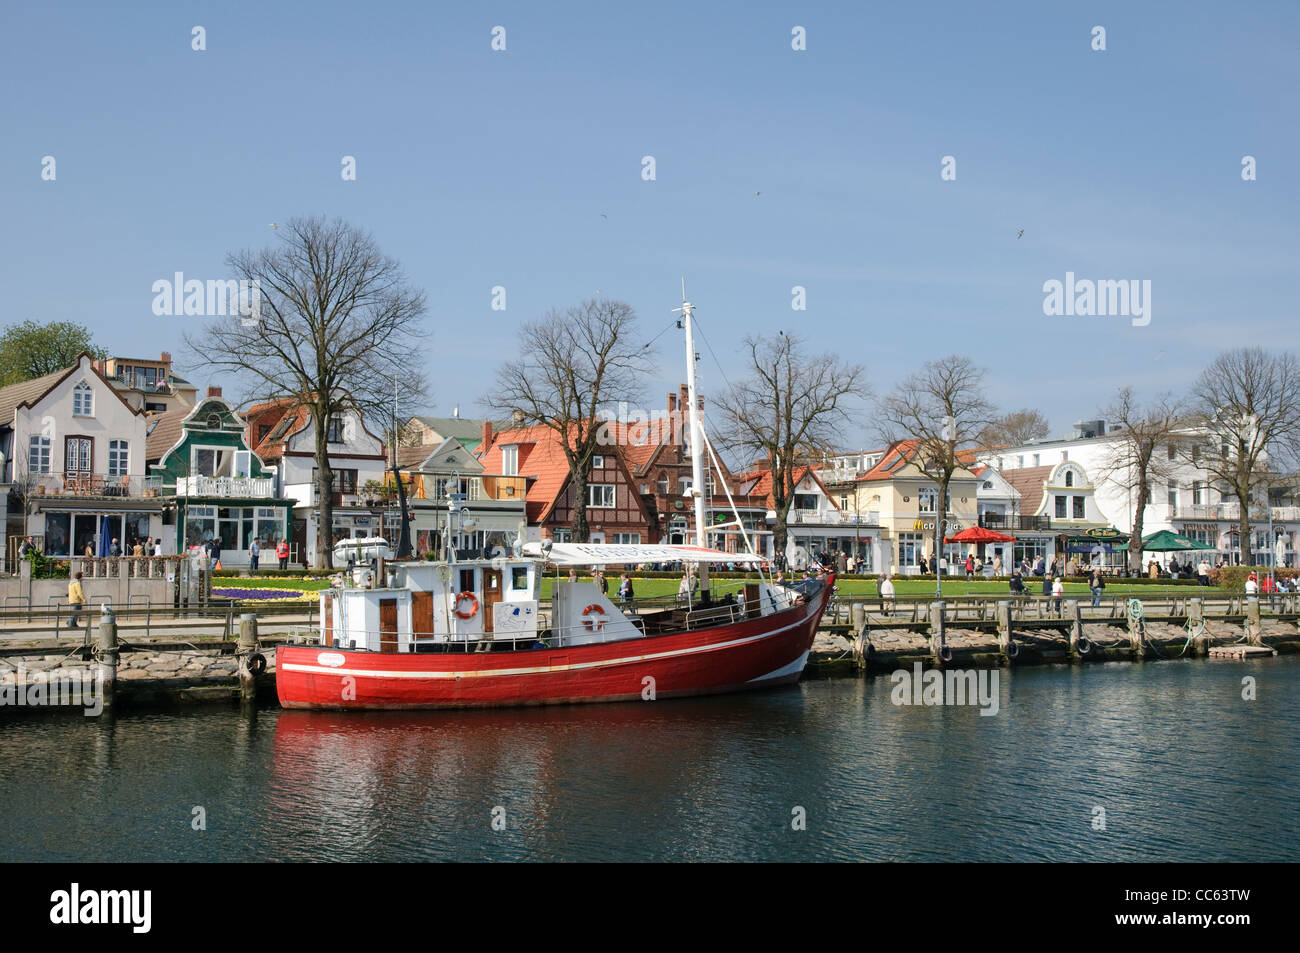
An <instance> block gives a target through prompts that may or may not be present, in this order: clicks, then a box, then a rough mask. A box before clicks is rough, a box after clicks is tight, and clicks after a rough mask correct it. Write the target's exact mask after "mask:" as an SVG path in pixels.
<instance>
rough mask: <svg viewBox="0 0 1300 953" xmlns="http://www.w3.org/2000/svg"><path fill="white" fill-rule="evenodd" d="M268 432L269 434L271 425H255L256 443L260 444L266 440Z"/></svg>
mask: <svg viewBox="0 0 1300 953" xmlns="http://www.w3.org/2000/svg"><path fill="white" fill-rule="evenodd" d="M270 432H271V425H270V424H258V425H257V442H258V443H261V442H262V441H263V440H265V439H266V435H267V434H269V433H270Z"/></svg>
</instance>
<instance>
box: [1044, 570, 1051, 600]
mask: <svg viewBox="0 0 1300 953" xmlns="http://www.w3.org/2000/svg"><path fill="white" fill-rule="evenodd" d="M1051 594H1052V575H1051V573H1043V595H1045V596H1050V595H1051Z"/></svg>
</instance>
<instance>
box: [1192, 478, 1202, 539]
mask: <svg viewBox="0 0 1300 953" xmlns="http://www.w3.org/2000/svg"><path fill="white" fill-rule="evenodd" d="M1192 502H1193V503H1195V504H1196V505H1197V506H1200V505H1201V504H1202V503H1204V502H1205V483H1204V481H1202V480H1197V481H1196V482H1195V483H1193V484H1192ZM1202 542H1204V540H1202Z"/></svg>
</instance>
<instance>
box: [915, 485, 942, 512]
mask: <svg viewBox="0 0 1300 953" xmlns="http://www.w3.org/2000/svg"><path fill="white" fill-rule="evenodd" d="M938 506H939V491H938V490H937V489H935V488H934V487H932V486H925V487H921V489H920V490H919V491H918V492H917V494H916V510H917V512H918V513H933V512H935V510H936V509H938Z"/></svg>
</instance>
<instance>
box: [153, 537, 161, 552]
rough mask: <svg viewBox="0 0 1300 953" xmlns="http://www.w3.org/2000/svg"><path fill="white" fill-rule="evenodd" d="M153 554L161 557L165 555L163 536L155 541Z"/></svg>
mask: <svg viewBox="0 0 1300 953" xmlns="http://www.w3.org/2000/svg"><path fill="white" fill-rule="evenodd" d="M153 554H154V555H155V556H161V555H162V554H163V551H162V537H161V536H159V537H158V538H157V539H155V540H154V541H153Z"/></svg>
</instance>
